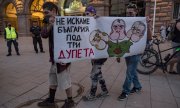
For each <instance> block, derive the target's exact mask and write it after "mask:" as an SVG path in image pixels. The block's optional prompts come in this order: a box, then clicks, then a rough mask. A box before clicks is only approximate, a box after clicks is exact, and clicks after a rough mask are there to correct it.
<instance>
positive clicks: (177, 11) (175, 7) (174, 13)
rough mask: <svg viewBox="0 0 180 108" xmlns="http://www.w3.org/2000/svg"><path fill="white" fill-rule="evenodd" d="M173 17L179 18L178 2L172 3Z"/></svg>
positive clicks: (179, 6) (179, 4)
mask: <svg viewBox="0 0 180 108" xmlns="http://www.w3.org/2000/svg"><path fill="white" fill-rule="evenodd" d="M173 18H174V19H178V18H180V3H174V12H173Z"/></svg>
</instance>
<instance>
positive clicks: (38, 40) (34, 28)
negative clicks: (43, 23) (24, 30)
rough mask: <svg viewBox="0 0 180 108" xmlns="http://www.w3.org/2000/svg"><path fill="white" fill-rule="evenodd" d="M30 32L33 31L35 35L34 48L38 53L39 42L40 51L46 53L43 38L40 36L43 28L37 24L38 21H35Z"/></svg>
mask: <svg viewBox="0 0 180 108" xmlns="http://www.w3.org/2000/svg"><path fill="white" fill-rule="evenodd" d="M30 32H32V34H33V36H32V38H33V45H34V50H35V52H36V53H38V48H37V43H38V44H39V48H40V52H41V53H45V52H44V51H43V45H42V39H41V37H40V32H41V28H40V27H39V26H38V25H37V21H34V22H33V26H32V27H31V28H30Z"/></svg>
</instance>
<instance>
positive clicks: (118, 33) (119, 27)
mask: <svg viewBox="0 0 180 108" xmlns="http://www.w3.org/2000/svg"><path fill="white" fill-rule="evenodd" d="M125 28H126V24H125V21H124V20H122V19H116V20H114V21H113V23H112V25H111V33H110V36H109V38H110V39H111V40H113V41H115V40H123V39H124V38H125V36H126V31H125Z"/></svg>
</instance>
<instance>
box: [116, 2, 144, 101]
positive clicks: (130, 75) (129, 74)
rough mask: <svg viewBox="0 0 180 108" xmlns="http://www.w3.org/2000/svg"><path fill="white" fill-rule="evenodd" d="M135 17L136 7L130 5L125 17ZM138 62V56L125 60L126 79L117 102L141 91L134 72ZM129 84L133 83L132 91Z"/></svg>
mask: <svg viewBox="0 0 180 108" xmlns="http://www.w3.org/2000/svg"><path fill="white" fill-rule="evenodd" d="M136 16H137V6H136V5H135V4H132V3H130V4H129V5H128V6H127V9H126V17H136ZM117 60H119V59H117ZM139 60H140V55H133V56H128V57H126V58H125V61H126V65H127V70H126V79H125V81H124V84H123V91H122V93H121V94H120V96H119V97H118V100H119V101H121V100H124V99H126V98H127V97H128V95H129V94H130V93H135V92H140V91H141V88H142V86H141V84H140V82H139V79H138V75H137V71H136V69H137V65H138V62H139ZM131 83H133V85H134V87H133V88H132V89H131Z"/></svg>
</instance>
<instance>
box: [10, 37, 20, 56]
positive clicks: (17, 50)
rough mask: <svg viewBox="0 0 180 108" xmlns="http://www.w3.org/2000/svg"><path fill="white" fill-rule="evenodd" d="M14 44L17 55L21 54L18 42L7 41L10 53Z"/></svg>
mask: <svg viewBox="0 0 180 108" xmlns="http://www.w3.org/2000/svg"><path fill="white" fill-rule="evenodd" d="M12 43H13V44H14V48H15V50H16V53H17V54H18V53H19V48H18V42H17V41H16V40H7V47H8V53H9V54H11V51H12V50H11V44H12Z"/></svg>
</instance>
